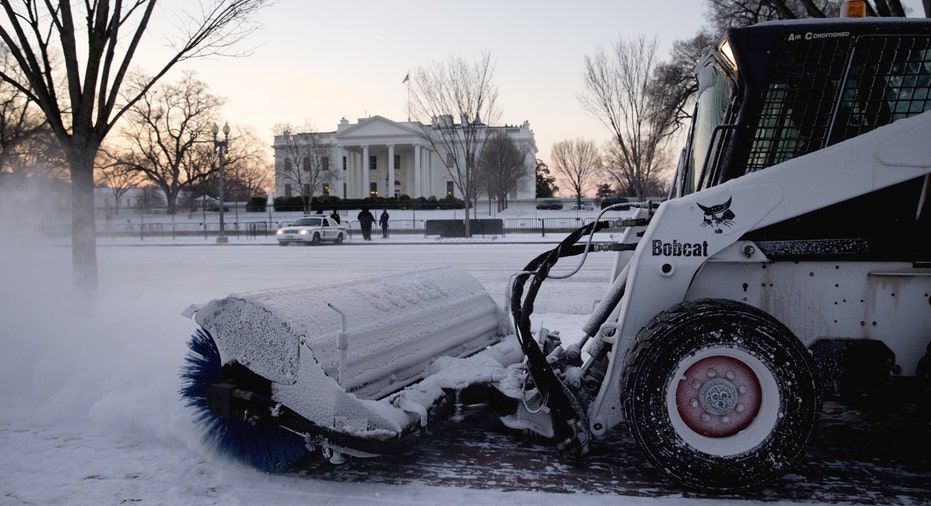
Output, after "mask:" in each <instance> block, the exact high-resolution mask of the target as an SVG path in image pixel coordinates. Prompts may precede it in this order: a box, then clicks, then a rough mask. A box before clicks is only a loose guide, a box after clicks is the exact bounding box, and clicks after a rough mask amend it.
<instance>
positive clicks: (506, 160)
mask: <svg viewBox="0 0 931 506" xmlns="http://www.w3.org/2000/svg"><path fill="white" fill-rule="evenodd" d="M528 154H529V153H528V150H527V149H526V147H525V148H521V147H519V146H518V145H517V143H515V142H514V140H513V139H511V138H510V137H508V135H507V133H506V132H505V131H504V130H502V129H497V131H496V132H495V133H494V134H492V135H491V137H489V139H488V141H487V143H486V145H485V149H484V150H483V152H482V158H481V160H480V161H479V171H478V180H479V187H481V188H483V189H484V191H485V193H486V194H487V195H488V197H489V206H490V205H491V199H492V198H494V199H495V201H496V202H497V204H498V211H503V210H505V209H507V207H508V194H509V193H511V192H513V191H515V190H517V189H518V188H519V187H520V185H521V184H522V183H523V182H524V181H525V180H526V178H527V174H528V172H527V165H528V163H529V161H528V160H527V158H528Z"/></svg>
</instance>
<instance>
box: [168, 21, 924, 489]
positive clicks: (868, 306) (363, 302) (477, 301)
mask: <svg viewBox="0 0 931 506" xmlns="http://www.w3.org/2000/svg"><path fill="white" fill-rule="evenodd" d="M697 76H698V82H699V92H698V99H697V104H696V106H695V112H694V116H693V122H692V125H691V128H690V132H689V138H688V142H687V144H686V146H685V147H684V149H683V151H682V157H681V159H680V163H679V168H678V171H677V176H676V180H675V188H674V190H673V194H672V195H671V198H670V199H669V200H667V201H665V202H663V203H662V204H660V205H659V206H658V207H655V208H654V207H653V206H651V205H644V206H641V207H639V208H638V209H637V210H636V214H635V217H634V218H633V219H631V220H626V221H625V222H624V223H622V224H621V225H623V226H626V227H627V228H626V230H625V232H624V234H623V236H622V238H621V240H620V241H619V242H618V243H615V244H598V245H594V244H592V242H591V239H592V235H593V234H594V233H595V232H597V231H598V230H600V229H602V228H603V227H605V226H608V225H612V224H611V223H607V222H604V221H596V222H593V223H591V224H589V225H587V226H585V227H582V228H581V229H579V230H577V231H576V232H574V233H572V234H570V235H569V236H568V237H567V238H566V239H565V240H564V241H563V242H562V243H561V244H560V245H558V246H557V247H556V248H554V249H553V250H552V251H551V252H549V253H547V254H544V255H541V256H539V257H538V258H535V259H533V260H532V261H531V262H530V263H529V264H528V265H527V266H526V267H525V268H524V269H523V270H522V271H520V272H518V273H517V274H516V275H515V277H514V278H513V283H512V290H511V294H510V301H509V305H510V307H509V308H507V310H508V312H509V313H510V318H508V317H507V316H506V315H505V311H503V310H502V309H500V308H499V307H498V306H497V305H496V304H495V303H494V302H493V301H492V299H491V298H490V297H489V296H488V294H487V293H485V292H484V290H483V288H482V287H481V285H480V284H479V283H478V282H477V281H476V280H475V279H474V278H472V277H471V276H470V275H469V274H468V273H465V272H462V271H457V270H454V269H433V270H424V271H418V272H412V273H401V274H397V275H393V276H389V277H381V278H376V279H370V280H364V281H358V282H351V283H347V284H344V285H339V286H334V287H307V288H303V289H286V290H267V291H262V292H257V293H247V294H238V295H231V296H229V297H227V298H225V299H220V300H215V301H213V302H210V303H208V304H206V305H204V306H194V307H192V308H191V309H190V310H189V311H188V314H189V315H190V316H192V317H193V318H194V320H195V321H196V322H197V323H198V324H200V326H201V327H202V328H201V329H200V330H198V332H197V333H196V334H195V336H194V338H193V339H192V341H191V345H190V348H191V352H190V354H189V355H188V357H187V363H186V366H185V368H184V370H183V373H182V375H183V377H184V379H185V384H184V387H183V390H182V394H183V395H184V397H185V398H186V399H187V401H188V403H189V404H190V405H191V406H193V407H194V408H195V409H196V410H197V411H198V412H199V413H200V416H201V418H202V420H203V421H204V422H205V424H207V426H208V427H209V429H210V430H209V436H210V437H212V438H213V439H214V440H215V441H216V442H217V444H218V445H219V446H221V447H222V448H224V449H226V450H228V451H229V452H231V453H233V454H235V455H239V456H241V457H243V458H245V459H247V460H249V461H251V462H252V463H253V464H255V465H257V466H259V467H261V468H263V469H267V470H281V469H287V467H288V466H290V465H292V464H293V463H294V462H296V461H297V460H298V459H300V458H302V457H303V456H304V455H306V454H307V453H308V452H309V451H311V450H320V451H321V453H322V455H324V456H326V457H328V458H329V459H330V460H331V461H333V462H341V461H343V460H345V458H346V457H347V456H350V457H370V456H376V455H381V454H385V453H388V452H396V451H401V450H402V449H403V448H405V445H407V444H408V443H409V442H410V441H412V440H415V439H416V436H417V435H419V434H421V433H422V432H423V431H424V428H426V427H429V426H430V424H434V423H438V422H440V421H442V420H457V419H460V418H461V417H463V416H466V415H468V414H469V413H470V412H471V411H472V410H475V409H490V410H495V412H497V413H500V418H501V420H502V422H503V423H504V424H505V425H507V426H508V427H511V428H514V429H520V430H523V431H533V432H536V433H538V434H540V435H542V436H544V437H545V438H548V439H549V440H550V441H551V442H552V444H553V445H554V446H556V447H557V448H558V449H559V451H560V452H562V453H568V454H585V453H586V452H587V451H588V448H589V443H590V442H591V441H592V440H593V439H597V438H604V437H619V436H617V435H616V434H617V432H614V433H611V434H610V435H609V431H610V430H611V429H612V428H613V427H615V426H617V425H619V424H621V423H624V424H625V425H626V427H627V428H628V430H629V432H630V434H631V436H632V438H633V439H634V440H635V441H636V443H637V444H638V446H639V447H640V448H641V449H642V451H643V452H644V453H645V454H646V455H647V456H648V458H649V459H650V460H651V461H652V462H653V463H654V464H655V465H656V467H657V468H658V469H660V470H661V471H662V472H664V473H666V474H667V475H668V476H669V477H670V478H672V479H674V480H677V481H678V482H680V483H683V484H685V485H687V486H690V487H694V488H697V489H703V490H732V489H742V488H749V487H755V486H759V485H760V484H763V483H765V482H767V481H769V480H772V479H774V478H776V477H778V476H780V475H781V474H783V473H785V472H786V471H787V470H789V469H790V468H791V466H792V465H793V464H795V463H796V462H797V461H798V460H799V459H800V458H802V456H803V455H804V452H805V449H806V445H807V442H808V440H809V438H810V436H811V434H812V431H813V429H814V426H815V423H816V420H817V417H818V415H819V411H820V402H821V399H822V398H823V397H824V396H846V397H847V398H849V399H858V400H863V399H867V400H868V399H870V398H877V397H885V396H890V395H895V396H905V395H909V394H912V393H915V394H917V395H919V396H921V397H920V398H921V399H923V400H925V401H927V400H928V399H929V394H928V391H929V387H931V383H929V380H928V362H929V360H931V359H929V358H928V346H929V341H931V299H929V294H931V227H929V223H931V216H929V215H931V206H929V204H928V196H929V174H931V21H928V20H904V19H900V20H893V21H889V20H866V19H862V20H819V21H793V22H774V23H765V24H761V25H756V26H753V27H749V28H743V29H733V30H730V31H728V32H727V33H726V34H725V35H724V37H723V38H722V39H720V41H719V42H718V43H717V44H716V46H715V47H714V49H713V50H712V51H711V52H710V53H709V54H708V55H707V56H706V58H705V59H704V60H703V61H702V62H701V64H700V65H699V66H698V70H697ZM614 225H615V226H617V225H618V224H614ZM583 239H586V240H585V241H583ZM596 246H597V247H596ZM595 249H610V250H613V251H617V252H618V253H617V259H618V260H617V262H616V266H615V269H614V272H612V273H610V274H608V273H606V274H605V278H606V282H610V289H609V290H608V292H607V295H606V296H605V297H604V298H603V299H602V300H601V301H600V302H599V304H598V306H597V307H596V308H595V310H594V312H593V314H592V315H591V316H590V318H589V319H588V321H587V323H586V325H585V327H584V329H583V330H584V332H585V334H586V335H587V337H586V338H584V339H582V340H581V341H580V342H578V343H573V344H567V345H566V346H563V345H562V344H561V343H560V342H559V339H558V336H556V335H554V334H551V333H548V332H543V331H542V330H541V331H539V332H538V335H536V336H534V335H532V333H531V323H530V319H531V314H532V311H533V301H534V297H535V296H536V294H537V291H538V290H539V288H540V284H541V283H543V282H544V280H545V279H546V278H547V276H548V274H549V271H550V269H551V268H552V266H553V265H554V264H555V263H556V262H557V261H558V260H559V258H561V257H564V256H569V255H576V254H589V252H591V251H593V250H595ZM608 278H610V279H608ZM384 293H389V294H390V297H383V294H384Z"/></svg>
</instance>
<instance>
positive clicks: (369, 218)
mask: <svg viewBox="0 0 931 506" xmlns="http://www.w3.org/2000/svg"><path fill="white" fill-rule="evenodd" d="M356 218H358V219H359V226H361V227H362V238H363V239H365V240H366V241H371V240H372V223H375V216H374V215H372V212H371V211H369V208H368V206H362V210H361V211H359V215H358V216H356Z"/></svg>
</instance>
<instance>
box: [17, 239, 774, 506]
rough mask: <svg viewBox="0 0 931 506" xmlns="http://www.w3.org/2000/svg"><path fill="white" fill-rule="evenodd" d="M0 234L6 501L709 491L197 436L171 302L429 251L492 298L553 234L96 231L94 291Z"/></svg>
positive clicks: (557, 322) (576, 499) (416, 261)
mask: <svg viewBox="0 0 931 506" xmlns="http://www.w3.org/2000/svg"><path fill="white" fill-rule="evenodd" d="M0 237H3V238H4V239H3V240H2V242H0V258H2V259H3V260H2V262H0V280H2V282H0V301H2V305H0V322H2V326H3V330H2V334H0V346H2V350H3V352H2V353H0V395H3V398H4V402H3V407H2V408H0V448H3V451H2V452H0V470H2V472H0V504H69V505H70V504H94V505H98V504H122V503H141V504H191V505H201V504H224V505H235V504H277V505H289V504H320V503H324V502H326V503H328V504H334V505H335V504H405V505H408V504H439V503H444V504H471V505H482V504H499V503H510V504H539V503H543V502H546V501H553V500H557V501H567V500H571V501H572V502H573V503H576V504H579V505H586V504H648V505H665V504H681V503H682V502H684V501H687V502H689V503H692V504H698V503H703V502H705V503H709V504H711V503H717V502H718V501H709V500H700V499H684V498H683V497H681V496H670V497H659V498H638V497H617V496H599V495H587V494H573V495H571V496H567V495H565V494H547V493H543V492H535V491H533V490H528V491H525V492H502V491H495V490H476V489H468V488H454V487H445V488H440V487H435V486H428V485H424V484H417V483H414V484H409V485H385V484H378V483H341V482H332V481H323V480H317V479H312V478H310V479H309V478H308V477H307V476H299V477H298V476H293V475H268V474H263V473H260V472H258V471H256V470H254V469H251V468H249V467H246V466H244V465H241V464H239V463H236V462H232V461H229V460H227V459H226V458H224V457H223V456H222V455H217V454H215V453H213V452H212V451H211V450H210V449H209V448H206V447H205V446H204V445H203V444H202V443H201V440H200V436H199V433H198V430H197V429H196V427H195V426H194V424H193V423H192V420H191V414H190V412H189V411H188V410H187V409H186V408H184V407H183V406H182V404H181V402H180V400H179V396H178V393H177V392H178V389H179V386H180V382H179V378H178V370H179V367H180V365H181V362H182V360H183V357H184V355H185V353H186V341H187V339H188V337H189V336H190V334H191V332H192V331H193V329H194V324H193V323H192V322H191V321H189V320H187V319H186V318H184V317H182V316H181V315H180V312H181V311H182V310H183V309H184V308H185V307H186V306H187V305H188V304H191V303H203V302H206V301H208V300H210V299H213V298H216V297H222V296H225V295H227V294H228V293H231V292H240V291H249V290H255V289H260V288H268V287H276V286H288V285H294V284H307V283H327V282H330V281H334V280H341V279H346V278H355V277H360V276H367V275H377V274H379V273H383V272H387V271H394V270H403V269H408V268H416V267H420V266H424V265H435V264H452V265H457V266H460V267H462V268H464V269H466V270H468V271H470V272H472V273H473V274H474V275H475V276H476V277H477V278H478V279H479V281H481V282H482V283H483V285H485V287H486V288H487V289H488V290H489V291H490V292H491V293H492V294H493V295H494V296H495V298H496V299H497V300H501V299H503V294H504V288H505V286H506V283H507V278H508V276H509V275H510V274H511V273H513V272H515V271H516V270H518V269H519V268H520V267H522V266H523V265H524V264H525V263H526V262H527V261H528V260H529V259H531V258H533V257H534V256H535V255H537V254H538V253H540V252H542V251H544V250H546V249H548V247H549V245H548V244H546V243H545V242H541V239H537V237H538V236H537V235H529V236H526V237H522V236H518V235H510V236H508V237H505V238H496V239H495V240H486V241H485V242H484V243H479V242H477V241H459V242H458V243H457V242H456V241H436V240H434V238H430V239H428V240H424V238H423V237H422V236H407V237H394V238H392V239H388V240H384V239H380V238H378V236H376V239H375V240H374V241H372V242H371V243H367V244H363V243H361V241H358V240H356V241H352V242H351V243H350V244H346V245H342V246H320V247H287V248H281V247H278V246H275V245H274V242H273V239H272V238H256V239H245V238H243V239H239V238H234V239H233V240H232V243H231V245H229V246H218V245H216V244H214V243H213V239H212V238H211V239H210V240H204V239H203V238H188V239H179V240H172V239H161V240H154V239H145V240H139V239H136V238H116V239H101V240H100V241H99V247H98V261H99V279H100V290H99V300H98V302H97V303H96V304H91V303H90V302H89V301H86V300H75V297H74V296H73V293H72V288H71V279H72V278H71V251H70V248H69V247H68V246H67V245H65V244H63V243H62V242H60V241H48V240H46V239H36V238H35V237H31V236H27V235H24V234H23V229H22V228H19V229H4V228H2V227H0ZM555 239H556V237H555V236H551V237H549V238H547V240H555ZM426 243H429V244H426ZM567 263H569V264H571V260H570V261H567ZM610 264H611V259H610V257H609V255H607V254H602V255H601V256H599V257H593V258H592V259H591V260H590V262H589V265H590V266H591V267H590V268H587V269H585V270H583V272H581V273H580V274H579V275H578V276H576V277H574V278H571V279H570V280H568V281H565V282H556V283H554V284H553V288H552V289H544V290H543V291H542V292H541V295H540V303H539V304H538V305H537V307H538V312H539V313H540V315H539V316H538V317H536V318H535V321H537V322H540V323H542V325H545V326H547V327H548V328H559V329H570V331H566V330H564V333H563V335H564V337H568V336H569V335H570V334H571V329H577V328H578V327H579V326H580V325H581V323H582V322H583V321H584V316H581V315H585V314H586V313H587V311H588V310H590V308H591V304H592V302H593V301H594V299H596V298H597V297H599V296H600V294H601V292H602V291H603V290H604V289H605V288H606V285H605V280H604V278H605V276H606V275H607V273H609V272H610ZM567 269H568V268H567ZM554 458H555V457H554ZM737 503H738V504H739V503H750V502H742V501H737ZM770 504H771V503H770Z"/></svg>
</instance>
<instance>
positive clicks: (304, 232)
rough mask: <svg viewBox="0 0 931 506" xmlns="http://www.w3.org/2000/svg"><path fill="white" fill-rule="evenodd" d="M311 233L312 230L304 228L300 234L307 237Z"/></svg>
mask: <svg viewBox="0 0 931 506" xmlns="http://www.w3.org/2000/svg"><path fill="white" fill-rule="evenodd" d="M309 233H310V230H307V229H306V228H302V229H301V231H300V232H298V234H301V235H307V234H309Z"/></svg>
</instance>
